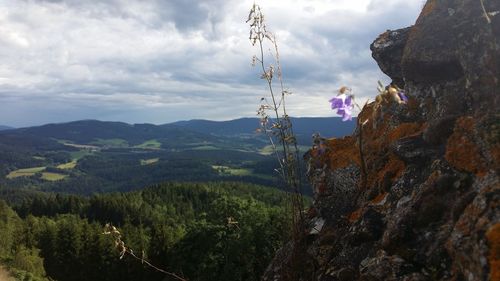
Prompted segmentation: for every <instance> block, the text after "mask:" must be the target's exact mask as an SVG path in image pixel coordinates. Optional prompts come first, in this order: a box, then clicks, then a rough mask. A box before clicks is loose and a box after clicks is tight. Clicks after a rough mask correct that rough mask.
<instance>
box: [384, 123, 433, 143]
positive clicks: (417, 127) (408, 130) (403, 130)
mask: <svg viewBox="0 0 500 281" xmlns="http://www.w3.org/2000/svg"><path fill="white" fill-rule="evenodd" d="M424 127H425V126H424V125H423V124H421V123H402V124H401V125H399V126H397V127H396V128H394V130H392V131H391V132H390V133H389V137H388V140H389V142H393V141H397V140H399V139H402V138H405V137H410V136H416V135H419V134H421V133H422V131H423V130H424Z"/></svg>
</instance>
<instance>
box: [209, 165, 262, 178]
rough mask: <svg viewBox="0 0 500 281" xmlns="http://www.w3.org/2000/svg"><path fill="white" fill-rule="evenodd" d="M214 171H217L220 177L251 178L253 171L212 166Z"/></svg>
mask: <svg viewBox="0 0 500 281" xmlns="http://www.w3.org/2000/svg"><path fill="white" fill-rule="evenodd" d="M212 168H213V169H214V170H216V171H217V172H218V173H219V174H220V175H228V176H251V175H252V174H253V171H252V170H251V169H243V168H231V167H228V166H216V165H214V166H212Z"/></svg>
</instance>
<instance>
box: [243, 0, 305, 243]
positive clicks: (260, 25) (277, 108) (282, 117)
mask: <svg viewBox="0 0 500 281" xmlns="http://www.w3.org/2000/svg"><path fill="white" fill-rule="evenodd" d="M246 22H247V23H249V24H250V36H249V39H250V42H251V43H252V45H253V46H257V47H258V50H259V54H258V55H257V56H253V59H252V65H253V66H258V67H259V68H260V69H261V71H262V73H261V76H260V78H261V79H263V80H265V81H266V84H267V88H268V91H269V96H268V97H263V98H261V105H260V107H259V108H258V111H257V114H258V115H259V116H260V125H261V128H260V131H261V132H262V133H264V134H266V135H267V137H268V138H269V142H270V145H271V146H272V149H273V153H274V155H275V156H276V159H277V162H278V163H279V168H278V169H276V172H277V173H278V174H279V176H280V178H281V179H282V180H283V182H284V183H285V185H286V187H287V188H288V190H289V191H290V199H291V200H290V201H291V205H292V211H293V216H292V218H293V222H292V225H293V234H294V240H296V241H297V240H299V239H301V237H302V235H303V232H304V225H303V223H304V218H303V198H302V192H301V171H300V163H299V159H300V158H299V149H298V146H297V139H296V137H295V134H294V132H293V126H292V121H291V119H290V116H289V115H288V113H287V110H286V104H285V101H286V96H288V95H290V94H291V92H290V91H288V90H287V89H286V88H285V86H284V81H283V73H282V68H281V62H280V53H279V48H278V43H277V40H276V36H275V35H274V34H273V33H272V32H270V31H269V30H268V29H267V27H266V24H265V19H264V14H263V13H262V9H261V7H260V6H259V5H257V4H253V6H252V8H251V9H250V13H249V14H248V19H247V21H246ZM268 44H269V45H270V46H271V47H270V48H269V49H268V50H269V54H268V55H266V53H265V52H264V49H265V45H268ZM268 57H271V58H272V59H271V63H270V64H267V58H268Z"/></svg>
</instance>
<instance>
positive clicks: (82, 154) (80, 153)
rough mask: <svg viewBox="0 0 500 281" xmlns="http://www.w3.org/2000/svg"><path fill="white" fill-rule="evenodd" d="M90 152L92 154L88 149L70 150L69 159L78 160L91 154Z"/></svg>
mask: <svg viewBox="0 0 500 281" xmlns="http://www.w3.org/2000/svg"><path fill="white" fill-rule="evenodd" d="M92 154H94V153H93V152H90V151H88V150H79V151H72V152H70V155H71V159H73V161H78V160H80V159H82V158H83V157H85V156H87V155H92Z"/></svg>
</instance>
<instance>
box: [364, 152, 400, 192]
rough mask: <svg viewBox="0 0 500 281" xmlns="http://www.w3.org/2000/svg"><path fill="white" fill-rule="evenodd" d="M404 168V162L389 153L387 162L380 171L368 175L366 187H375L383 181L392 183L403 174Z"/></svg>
mask: <svg viewBox="0 0 500 281" xmlns="http://www.w3.org/2000/svg"><path fill="white" fill-rule="evenodd" d="M405 167H406V166H405V164H404V162H403V161H401V160H399V159H398V158H396V156H395V155H394V154H392V153H391V154H390V156H389V159H388V161H387V162H386V164H385V166H384V167H383V168H382V169H380V170H378V171H376V172H372V173H370V174H369V175H368V182H367V186H377V185H379V184H381V183H382V182H383V181H384V180H385V179H389V180H390V181H391V182H394V181H395V180H396V179H398V178H399V177H400V176H401V175H402V174H403V171H404V169H405Z"/></svg>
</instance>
